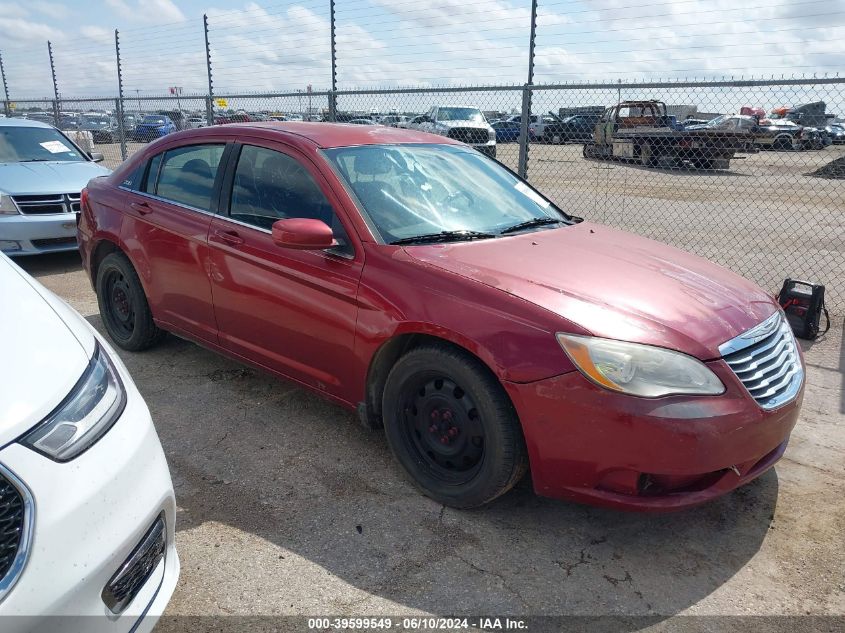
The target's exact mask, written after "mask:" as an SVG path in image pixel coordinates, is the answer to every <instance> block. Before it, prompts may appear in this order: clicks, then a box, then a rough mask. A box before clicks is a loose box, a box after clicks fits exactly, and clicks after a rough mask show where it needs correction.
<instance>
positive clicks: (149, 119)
mask: <svg viewBox="0 0 845 633" xmlns="http://www.w3.org/2000/svg"><path fill="white" fill-rule="evenodd" d="M175 131H176V124H175V123H174V122H173V121H172V120H171V119H170V117H169V116H166V115H163V114H148V115H147V116H145V117H144V118H143V119H141V122H140V123H139V124H138V126H137V127H136V128H135V133H134V134H133V138H134V140H136V141H141V142H144V143H148V142H150V141H153V140H155V139H157V138H161V137H162V136H167V135H168V134H172V133H173V132H175Z"/></svg>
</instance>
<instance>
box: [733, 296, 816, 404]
mask: <svg viewBox="0 0 845 633" xmlns="http://www.w3.org/2000/svg"><path fill="white" fill-rule="evenodd" d="M719 349H720V351H722V353H723V358H724V360H725V362H726V363H727V364H728V366H729V367H730V368H731V369H732V370H733V372H734V373H735V374H736V376H737V378H739V380H740V382H742V384H743V385H744V386H745V388H746V389H747V390H748V393H749V394H751V397H752V398H754V400H756V401H757V404H759V405H760V406H761V407H762V408H764V409H774V408H775V407H778V406H780V405H782V404H785V403H786V402H788V401H790V400H792V399H793V398H794V397H795V395H796V394H797V393H798V391H799V389H800V388H801V384H802V382H803V380H804V368H803V367H802V366H801V359H800V357H799V353H798V345H797V343H796V341H795V337H794V336H793V334H792V330H790V328H789V323H788V322H787V321H786V319H784V318H783V317H782V315H781V313H780V312H778V313H776V314H775V315H773V316H772V317H770V318H768V319H766V320H765V321H763V323H761V324H760V325H758V326H756V327H754V328H752V329H750V330H749V331H748V332H745V333H743V334H740V335H739V336H738V337H736V338H734V339H732V340H730V341H728V342H727V343H724V344H723V345H721V346H720V347H719Z"/></svg>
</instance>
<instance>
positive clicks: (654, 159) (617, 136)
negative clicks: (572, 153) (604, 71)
mask: <svg viewBox="0 0 845 633" xmlns="http://www.w3.org/2000/svg"><path fill="white" fill-rule="evenodd" d="M754 141H755V138H754V134H753V133H751V132H749V131H745V130H722V129H717V128H711V127H708V126H704V127H702V128H699V129H689V128H686V129H683V128H681V126H673V125H672V122H671V119H670V117H669V116H668V115H667V114H666V104H665V103H663V102H662V101H623V102H621V103H619V104H618V105H615V106H612V107H610V108H608V109H607V110H605V112H604V114H603V115H602V117H601V119H600V120H599V122H598V123H596V126H595V130H594V133H593V140H592V142H588V143H586V144H585V145H584V158H597V159H623V160H630V161H639V162H640V163H642V164H643V165H646V166H652V167H653V166H657V165H658V164H664V163H666V162H672V163H673V166H676V167H682V166H690V167H695V168H698V169H727V168H728V167H729V166H730V160H731V159H732V158H734V156H735V155H736V154H737V153H740V152H742V153H753V152H755V151H756V149H755V145H754Z"/></svg>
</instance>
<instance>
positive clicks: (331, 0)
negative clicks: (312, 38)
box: [329, 0, 337, 121]
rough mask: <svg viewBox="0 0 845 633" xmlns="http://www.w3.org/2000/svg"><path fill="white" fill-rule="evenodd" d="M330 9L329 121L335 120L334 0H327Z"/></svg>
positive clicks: (335, 54) (335, 53)
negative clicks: (330, 87) (330, 80)
mask: <svg viewBox="0 0 845 633" xmlns="http://www.w3.org/2000/svg"><path fill="white" fill-rule="evenodd" d="M329 9H330V13H331V16H330V18H331V19H330V23H331V43H332V91H331V93H330V94H329V121H336V120H337V51H336V40H335V36H336V32H335V17H334V0H329Z"/></svg>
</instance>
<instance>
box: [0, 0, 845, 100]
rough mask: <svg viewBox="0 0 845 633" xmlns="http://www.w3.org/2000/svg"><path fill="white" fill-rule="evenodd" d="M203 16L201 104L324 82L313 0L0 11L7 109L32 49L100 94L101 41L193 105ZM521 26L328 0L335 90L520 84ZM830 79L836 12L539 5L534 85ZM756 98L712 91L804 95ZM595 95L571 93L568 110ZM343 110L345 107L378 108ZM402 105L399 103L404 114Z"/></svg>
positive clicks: (132, 81) (411, 5)
mask: <svg viewBox="0 0 845 633" xmlns="http://www.w3.org/2000/svg"><path fill="white" fill-rule="evenodd" d="M203 14H207V15H208V21H209V41H210V45H211V58H212V68H213V82H214V92H215V93H216V94H222V93H230V94H241V93H260V92H272V91H291V92H293V91H298V90H302V91H305V90H307V86H308V85H311V86H312V87H313V90H315V91H318V90H324V89H326V88H328V87H329V86H330V85H331V65H330V59H331V56H330V51H331V49H330V26H329V25H330V23H329V2H328V0H293V1H289V2H280V1H279V0H263V1H262V2H260V3H256V2H224V1H221V0H184V1H179V0H88V1H68V2H56V1H40V0H30V1H27V2H23V1H16V2H11V1H7V0H0V54H2V56H3V62H4V66H5V70H6V78H7V83H8V88H9V93H10V98H12V99H14V100H22V99H23V98H24V97H47V96H52V80H51V74H50V65H49V58H48V52H47V43H46V42H47V40H50V41H51V43H52V46H53V55H54V60H55V66H56V75H57V82H58V85H59V92H60V95H61V96H62V98H63V99H65V98H71V97H74V96H76V97H82V96H86V97H88V96H109V97H113V96H115V95H116V94H117V72H116V63H115V41H114V30H115V29H118V30H119V33H120V46H121V64H122V68H123V81H124V94H125V95H126V97H127V98H131V97H133V96H144V95H158V94H165V93H167V92H168V89H169V87H171V86H179V87H180V88H181V89H182V90H183V93H184V94H186V95H187V94H205V93H206V91H207V89H208V78H207V73H206V66H205V44H204V33H203V22H202V16H203ZM530 15H531V4H530V2H529V1H526V0H486V1H484V2H482V1H480V0H336V18H337V36H336V48H337V60H338V63H337V67H338V87H339V88H341V89H349V88H354V87H358V88H375V87H395V86H467V85H494V84H495V85H502V84H506V85H518V84H522V83H525V81H526V79H527V73H528V56H529V51H528V41H529V32H530ZM837 73H845V0H745V2H743V3H738V2H736V1H735V0H675V1H673V2H672V1H669V0H547V1H544V0H539V3H538V18H537V39H536V51H535V83H563V82H595V81H606V82H617V81H618V80H620V79H621V80H622V81H623V82H632V81H644V80H645V81H651V80H660V79H684V78H708V79H713V78H716V79H718V78H722V77H740V76H742V77H755V78H757V77H761V76H763V77H771V76H775V77H782V76H784V77H793V76H794V77H801V76H807V77H812V76H819V77H821V76H824V75H828V76H833V75H836V74H837ZM840 88H841V89H842V91H843V92H845V85H842V86H834V87H833V88H831V87H826V88H823V89H822V90H820V93H819V94H820V96H821V97H823V98H827V99H834V100H837V101H838V102H840V103H841V101H842V97H843V95H839V94H838V92H839V90H840ZM611 92H613V97H614V99H615V97H616V94H615V91H611ZM769 92H770V94H748V93H747V92H744V93H736V94H727V93H725V94H723V96H722V97H721V100H723V101H726V102H728V101H729V102H731V103H730V105H731V107H732V106H733V105H734V103H733V102H734V101H738V100H741V99H743V98H748V99H755V100H758V101H762V100H763V99H768V100H769V101H770V103H765V104H762V105H764V106H766V107H771V106H773V105H775V102H776V101H784V102H788V101H787V100H791V99H805V98H806V99H805V100H811V99H810V97H812V95H810V94H809V93H808V91H807V90H806V89H801V90H800V91H797V92H798V93H800V94H796V91H795V90H794V89H791V88H784V89H778V90H770V91H769ZM834 92H835V93H836V94H831V93H834ZM0 96H2V95H0ZM676 96H677V99H674V100H673V102H684V101H683V100H681V101H678V99H681V97H683V96H686V95H681V94H678V95H676ZM691 96H692V95H690V97H691ZM547 97H548V95H542V94H541V95H539V96H538V97H537V98H536V99H539V100H540V102H542V100H543V99H544V98H547ZM605 97H606V95H604V94H599V93H590V94H588V93H586V92H584V93H581V94H580V96H579V97H578V98H577V99H575V98H573V100H572V103H571V105H579V104H580V103H578V101H583V105H588V104H589V103H591V102H593V101H595V100H596V99H604V98H605ZM302 98H306V99H307V97H297V98H296V99H299V100H301V99H302ZM484 98H485V100H486V102H487V103H486V105H487V106H488V108H489V109H493V108H494V107H495V108H498V109H503V110H504V109H509V108H511V107H513V106H514V105H518V102H519V94H518V93H516V92H505V93H488V94H485V95H484ZM708 98H709V101H708V103H707V104H706V106H708V107H718V108H720V109H719V110H717V111H722V110H721V108H722V106H723V104H722V103H719V101H720V97H719V95H718V94H715V95H714V94H711V95H709V97H708ZM314 99H315V102H316V101H319V99H320V98H318V97H314ZM345 99H346V100H347V103H346V105H347V107H350V108H351V107H354V106H359V105H360V106H361V108H357V109H364V107H363V106H364V104H365V102H368V103H370V102H374V101H377V100H378V99H377V98H368V97H367V98H365V97H363V96H361V97H357V98H353V97H345ZM422 99H423V97H422V96H420V97H419V100H422ZM550 100H551V99H550ZM412 101H413V98H412V97H405V99H404V101H403V105H406V106H409V105H411V103H410V102H412ZM667 101H669V99H667ZM549 105H550V106H553V105H555V104H551V103H550V104H549ZM727 106H728V104H727V103H725V104H724V107H725V108H727ZM541 107H542V106H541ZM417 109H418V110H421V109H423V108H421V107H420V108H417ZM535 109H536V108H535Z"/></svg>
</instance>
